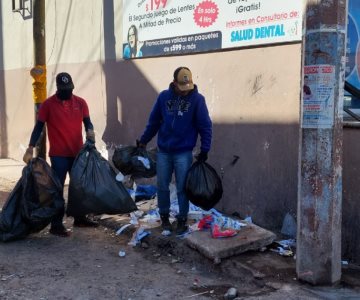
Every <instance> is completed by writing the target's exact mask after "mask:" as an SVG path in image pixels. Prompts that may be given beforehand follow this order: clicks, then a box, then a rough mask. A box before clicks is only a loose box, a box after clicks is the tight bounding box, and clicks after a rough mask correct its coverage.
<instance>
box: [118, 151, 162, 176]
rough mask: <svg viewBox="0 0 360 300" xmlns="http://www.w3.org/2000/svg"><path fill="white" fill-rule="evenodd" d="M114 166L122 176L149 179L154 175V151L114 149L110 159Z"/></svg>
mask: <svg viewBox="0 0 360 300" xmlns="http://www.w3.org/2000/svg"><path fill="white" fill-rule="evenodd" d="M112 161H113V163H114V166H115V167H116V168H117V169H118V170H119V171H120V172H121V173H122V174H124V175H131V176H132V177H134V178H151V177H154V176H155V175H156V149H153V150H150V151H147V150H146V149H144V148H141V147H135V146H121V147H116V148H115V151H114V155H113V157H112Z"/></svg>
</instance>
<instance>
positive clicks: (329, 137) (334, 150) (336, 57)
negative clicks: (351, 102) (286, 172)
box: [296, 0, 348, 285]
mask: <svg viewBox="0 0 360 300" xmlns="http://www.w3.org/2000/svg"><path fill="white" fill-rule="evenodd" d="M305 2H307V6H306V9H305V12H306V16H305V18H304V20H305V28H304V37H303V69H302V72H303V74H302V75H303V77H302V78H303V85H302V97H301V116H300V117H301V128H300V150H299V151H300V152H299V176H298V230H297V232H298V233H297V254H296V272H297V276H298V278H299V280H301V281H305V282H308V283H311V284H315V285H318V284H335V283H337V282H339V281H340V279H341V213H342V212H341V205H342V139H343V132H342V109H343V95H344V78H345V55H346V53H345V48H346V23H347V10H348V4H347V0H307V1H305Z"/></svg>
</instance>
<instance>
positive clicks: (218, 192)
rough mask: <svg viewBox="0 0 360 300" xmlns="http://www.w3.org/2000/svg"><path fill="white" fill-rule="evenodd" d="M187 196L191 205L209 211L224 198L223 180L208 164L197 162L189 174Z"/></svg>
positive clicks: (187, 177)
mask: <svg viewBox="0 0 360 300" xmlns="http://www.w3.org/2000/svg"><path fill="white" fill-rule="evenodd" d="M185 194H186V196H187V198H188V199H189V201H191V203H193V204H194V205H196V206H198V207H200V208H202V209H204V210H209V209H211V208H213V207H214V206H215V205H216V204H217V203H218V202H219V200H220V199H221V197H222V194H223V188H222V182H221V178H220V177H219V175H218V174H217V172H216V171H215V169H214V168H213V167H212V166H210V165H209V164H208V163H206V162H198V161H196V162H194V163H193V164H192V166H191V168H190V169H189V171H188V173H187V176H186V181H185Z"/></svg>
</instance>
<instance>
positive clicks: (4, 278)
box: [1, 274, 16, 281]
mask: <svg viewBox="0 0 360 300" xmlns="http://www.w3.org/2000/svg"><path fill="white" fill-rule="evenodd" d="M15 275H16V274H11V275H9V276H3V277H1V281H6V280H8V279H10V278H11V277H14V276H15Z"/></svg>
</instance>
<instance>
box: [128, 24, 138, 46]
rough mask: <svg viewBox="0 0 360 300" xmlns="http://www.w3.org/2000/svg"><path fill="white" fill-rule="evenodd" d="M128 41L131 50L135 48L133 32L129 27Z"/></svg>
mask: <svg viewBox="0 0 360 300" xmlns="http://www.w3.org/2000/svg"><path fill="white" fill-rule="evenodd" d="M128 40H129V44H130V47H131V48H134V47H135V43H136V36H135V30H134V28H133V27H131V28H130V29H129V33H128Z"/></svg>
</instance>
